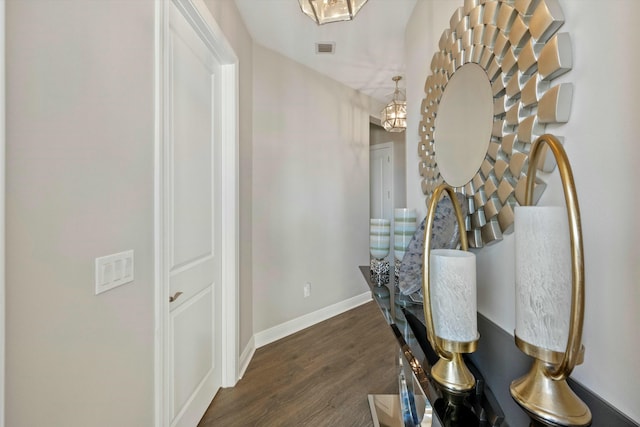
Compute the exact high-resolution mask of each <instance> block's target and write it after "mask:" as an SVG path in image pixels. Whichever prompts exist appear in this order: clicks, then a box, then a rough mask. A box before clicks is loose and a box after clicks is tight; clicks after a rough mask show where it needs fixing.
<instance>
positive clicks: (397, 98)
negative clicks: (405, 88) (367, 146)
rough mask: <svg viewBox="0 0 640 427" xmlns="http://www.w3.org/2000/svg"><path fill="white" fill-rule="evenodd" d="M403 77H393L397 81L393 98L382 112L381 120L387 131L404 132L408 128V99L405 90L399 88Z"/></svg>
mask: <svg viewBox="0 0 640 427" xmlns="http://www.w3.org/2000/svg"><path fill="white" fill-rule="evenodd" d="M401 79H402V77H401V76H395V77H393V79H392V80H393V81H394V82H396V90H395V91H394V92H393V99H392V100H391V102H389V103H388V104H387V106H386V107H384V109H383V110H382V112H381V113H380V122H381V123H382V126H383V127H384V130H386V131H387V132H404V130H405V129H406V128H407V101H406V97H405V95H404V92H402V91H400V89H398V81H400V80H401Z"/></svg>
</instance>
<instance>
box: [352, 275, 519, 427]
mask: <svg viewBox="0 0 640 427" xmlns="http://www.w3.org/2000/svg"><path fill="white" fill-rule="evenodd" d="M360 271H361V272H362V275H363V276H364V278H365V280H366V281H367V283H368V284H369V287H370V288H371V293H372V295H373V299H374V300H375V301H376V303H377V304H378V306H379V307H380V310H381V312H382V315H383V316H384V318H385V319H386V321H387V323H388V324H389V327H390V328H391V329H392V331H393V332H394V334H395V336H396V339H397V341H398V345H399V358H398V373H399V381H398V383H399V395H398V396H397V397H396V399H395V400H396V401H397V402H399V403H398V404H399V410H398V411H396V415H395V417H396V418H397V419H396V421H395V423H392V422H391V421H389V420H386V421H385V422H381V423H380V425H401V426H421V427H429V426H433V427H463V426H464V427H473V426H482V427H485V426H486V427H498V426H501V427H505V426H507V423H506V421H505V417H504V414H503V412H502V410H501V409H500V406H499V405H498V403H497V401H496V399H495V398H494V396H493V394H492V392H491V390H490V389H489V387H488V386H487V385H486V384H485V382H484V379H483V378H482V375H481V374H480V372H479V371H478V370H477V369H476V368H475V366H474V364H473V363H472V362H471V361H470V360H468V359H467V360H466V363H467V366H468V367H469V369H470V370H471V371H472V372H473V374H474V376H475V378H476V386H475V389H474V390H472V391H470V392H469V393H467V394H465V395H451V394H449V393H448V392H447V391H446V390H444V389H442V388H441V387H440V386H439V385H438V384H437V383H436V382H435V381H433V380H432V379H431V376H430V372H431V366H432V365H433V364H434V363H435V362H436V361H437V355H436V354H435V352H434V351H433V349H432V348H431V346H430V345H429V343H428V341H427V340H426V330H425V326H424V315H423V309H422V304H420V303H416V302H415V301H413V300H411V298H409V297H408V296H405V295H402V294H400V293H398V292H394V285H393V274H391V283H389V284H387V285H382V286H376V285H375V284H374V283H372V281H371V279H370V273H369V266H361V267H360ZM380 399H381V400H380V402H377V401H376V397H372V396H370V397H369V403H370V405H371V406H372V416H373V418H374V421H376V419H377V418H382V417H386V418H389V414H388V413H387V414H382V415H380V414H376V413H375V411H376V408H378V411H380V409H379V408H382V410H383V412H384V411H385V410H387V409H388V407H389V405H390V402H389V396H381V397H380ZM385 399H386V400H385ZM398 417H399V418H398Z"/></svg>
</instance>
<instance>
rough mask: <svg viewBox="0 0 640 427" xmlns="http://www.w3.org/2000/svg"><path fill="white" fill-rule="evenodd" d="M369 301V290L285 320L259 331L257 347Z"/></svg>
mask: <svg viewBox="0 0 640 427" xmlns="http://www.w3.org/2000/svg"><path fill="white" fill-rule="evenodd" d="M369 301H371V291H367V292H365V293H363V294H360V295H356V296H355V297H352V298H349V299H347V300H344V301H340V302H338V303H336V304H333V305H330V306H328V307H325V308H321V309H320V310H317V311H314V312H313V313H309V314H305V315H304V316H300V317H298V318H296V319H292V320H289V321H288V322H284V323H282V324H280V325H277V326H274V327H272V328H269V329H267V330H264V331H261V332H258V333H257V334H255V335H254V343H255V348H260V347H262V346H264V345H267V344H270V343H272V342H274V341H277V340H279V339H281V338H284V337H286V336H289V335H291V334H294V333H296V332H298V331H301V330H303V329H305V328H308V327H309V326H313V325H315V324H316V323H320V322H322V321H323V320H327V319H330V318H332V317H334V316H337V315H338V314H341V313H344V312H345V311H349V310H351V309H353V308H356V307H358V306H360V305H362V304H365V303H367V302H369Z"/></svg>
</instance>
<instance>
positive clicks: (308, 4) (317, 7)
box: [298, 0, 367, 25]
mask: <svg viewBox="0 0 640 427" xmlns="http://www.w3.org/2000/svg"><path fill="white" fill-rule="evenodd" d="M298 2H299V3H300V8H301V9H302V12H304V14H305V15H307V16H309V17H310V18H311V19H313V20H314V21H316V24H318V25H322V24H328V23H330V22H338V21H351V20H352V19H353V17H354V16H356V13H358V11H359V10H360V8H361V7H362V6H363V5H364V4H365V3H366V2H367V0H298Z"/></svg>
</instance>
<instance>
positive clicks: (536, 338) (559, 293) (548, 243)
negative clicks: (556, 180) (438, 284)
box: [510, 134, 591, 426]
mask: <svg viewBox="0 0 640 427" xmlns="http://www.w3.org/2000/svg"><path fill="white" fill-rule="evenodd" d="M545 143H546V144H547V145H548V146H549V148H550V149H551V152H552V153H553V155H554V157H555V158H556V162H557V164H558V170H559V172H560V177H561V179H562V187H563V190H564V197H565V202H566V205H567V208H566V213H565V209H563V208H555V207H552V208H549V207H532V206H527V205H530V204H531V200H532V195H533V187H534V183H535V179H536V165H537V164H538V156H539V155H540V153H541V151H542V147H543V145H544V144H545ZM567 218H568V221H567ZM514 228H515V244H516V330H515V334H514V335H515V341H516V345H517V347H518V348H519V349H520V350H521V351H522V352H523V353H525V354H527V355H528V356H531V357H533V358H534V359H535V360H534V363H533V365H532V367H531V370H530V371H529V372H528V373H527V374H526V375H524V376H523V377H521V378H519V379H517V380H515V381H513V382H512V383H511V387H510V390H511V396H512V397H513V399H514V400H515V401H516V402H517V403H518V404H519V405H520V406H521V407H522V408H523V409H524V410H525V411H526V412H527V413H528V414H529V416H530V417H531V418H532V420H533V422H534V424H535V425H544V426H588V425H590V424H591V411H590V410H589V408H588V407H587V405H586V404H585V403H584V402H583V401H582V400H580V398H579V397H578V396H576V394H575V393H574V392H573V390H571V388H570V387H569V385H568V384H567V381H566V380H567V378H568V377H569V375H571V372H572V371H573V368H574V367H575V366H576V365H577V364H580V363H582V360H583V358H584V347H583V346H582V344H581V340H582V326H583V320H584V260H583V251H582V230H581V225H580V209H579V207H578V197H577V194H576V188H575V184H574V181H573V173H572V171H571V166H570V164H569V160H568V158H567V155H566V153H565V151H564V148H563V147H562V145H561V144H560V142H559V141H558V140H557V139H556V138H555V137H554V136H552V135H548V134H547V135H542V136H541V137H539V138H538V139H537V140H536V141H535V142H534V144H533V145H532V147H531V150H530V153H529V169H528V173H527V187H526V193H525V200H524V205H523V206H520V207H516V209H515V220H514ZM569 265H571V267H569ZM569 268H570V271H571V273H572V274H571V275H569V274H568V271H569Z"/></svg>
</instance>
